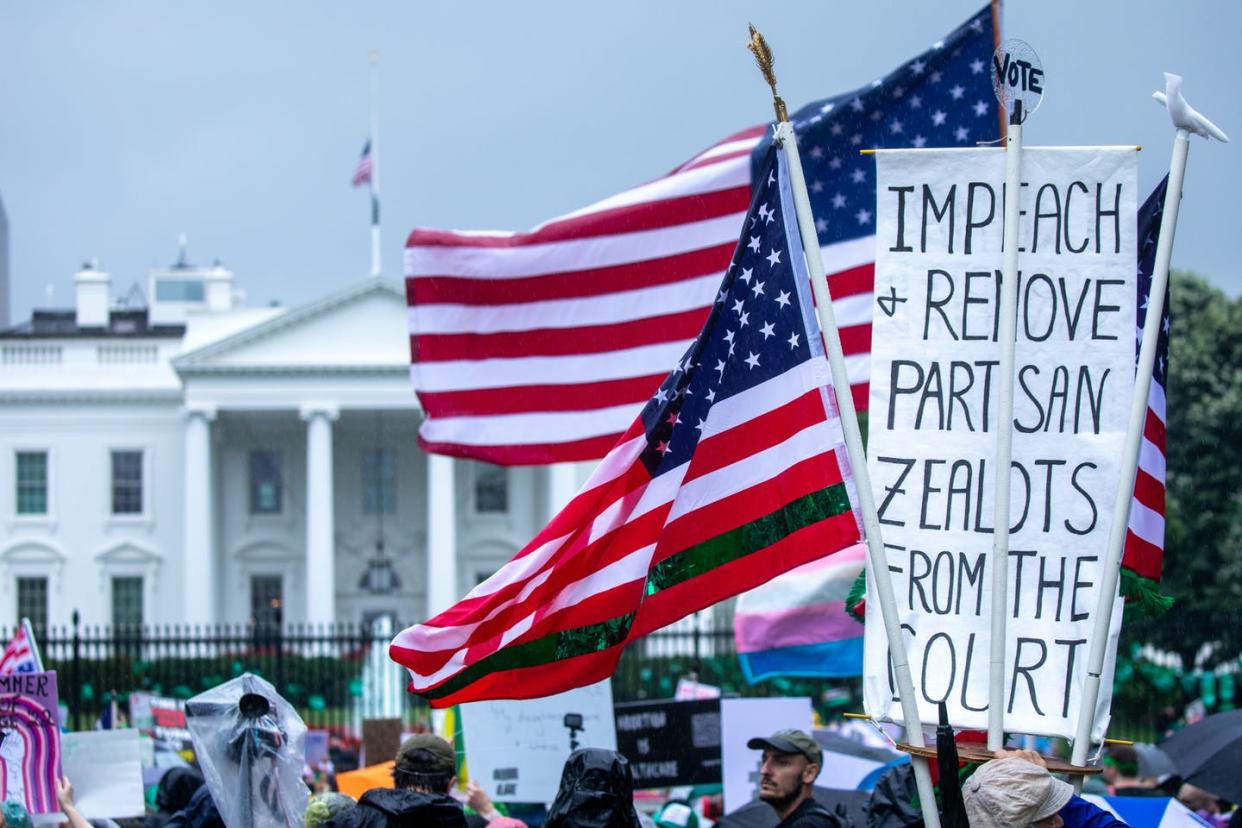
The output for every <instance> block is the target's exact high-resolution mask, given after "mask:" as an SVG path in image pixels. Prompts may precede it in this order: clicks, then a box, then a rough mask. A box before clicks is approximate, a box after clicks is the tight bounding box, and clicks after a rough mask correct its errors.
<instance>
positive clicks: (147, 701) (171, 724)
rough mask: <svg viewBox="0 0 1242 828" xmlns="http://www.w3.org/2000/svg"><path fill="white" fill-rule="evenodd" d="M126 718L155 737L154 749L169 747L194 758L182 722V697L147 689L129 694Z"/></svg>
mask: <svg viewBox="0 0 1242 828" xmlns="http://www.w3.org/2000/svg"><path fill="white" fill-rule="evenodd" d="M129 720H130V722H131V723H132V724H133V726H134V727H135V728H137V729H138V730H139V731H140V732H142V733H145V734H146V735H148V736H151V737H152V738H153V739H155V741H156V744H157V750H158V749H164V750H171V751H173V752H175V753H177V754H178V755H180V756H181V758H182V759H185V760H186V761H187V762H194V761H195V757H194V741H193V740H192V739H191V738H190V730H189V728H188V727H187V726H186V723H185V701H184V700H183V699H173V698H168V697H166V696H156V695H154V694H151V693H130V694H129Z"/></svg>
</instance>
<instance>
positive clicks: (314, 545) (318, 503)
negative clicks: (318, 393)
mask: <svg viewBox="0 0 1242 828" xmlns="http://www.w3.org/2000/svg"><path fill="white" fill-rule="evenodd" d="M301 415H302V419H303V420H305V421H306V620H307V621H309V622H311V623H313V624H330V623H332V622H334V621H336V521H335V516H334V508H335V504H334V499H333V491H332V474H333V472H332V423H333V421H334V420H336V418H337V416H338V415H339V411H338V410H337V408H336V406H333V405H306V406H303V407H302V410H301Z"/></svg>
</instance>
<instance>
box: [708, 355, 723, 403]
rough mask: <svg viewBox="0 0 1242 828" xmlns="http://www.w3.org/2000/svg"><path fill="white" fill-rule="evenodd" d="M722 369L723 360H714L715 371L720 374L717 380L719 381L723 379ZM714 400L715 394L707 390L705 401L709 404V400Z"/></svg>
mask: <svg viewBox="0 0 1242 828" xmlns="http://www.w3.org/2000/svg"><path fill="white" fill-rule="evenodd" d="M724 369H725V364H724V360H723V359H718V360H716V370H717V371H719V372H720V377H718V378H717V379H721V378H723V377H724ZM715 398H716V394H715V392H713V391H711V390H710V389H709V390H708V392H707V399H708V401H709V402H710V401H711V400H713V399H715Z"/></svg>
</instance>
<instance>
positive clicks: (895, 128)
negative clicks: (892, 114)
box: [888, 118, 905, 135]
mask: <svg viewBox="0 0 1242 828" xmlns="http://www.w3.org/2000/svg"><path fill="white" fill-rule="evenodd" d="M904 128H905V125H904V124H902V122H901V121H899V120H897V119H896V118H894V119H893V122H892V123H891V124H889V125H888V129H889V131H890V132H892V133H893V134H894V135H900V134H901V131H902V130H903V129H904Z"/></svg>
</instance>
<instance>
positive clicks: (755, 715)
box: [720, 698, 811, 813]
mask: <svg viewBox="0 0 1242 828" xmlns="http://www.w3.org/2000/svg"><path fill="white" fill-rule="evenodd" d="M790 728H796V729H798V730H805V731H806V732H807V733H810V732H811V700H810V699H808V698H767V699H721V700H720V759H721V766H722V767H721V776H722V778H723V784H724V809H725V813H729V812H731V811H735V810H737V809H738V808H740V807H742V806H743V805H745V804H746V803H747V802H750V801H751V800H752V799H754V798H755V797H757V796H758V795H759V763H760V761H761V759H762V755H763V754H762V752H761V751H758V750H751V749H750V748H748V747H746V743H747V742H749V741H750V740H751V739H753V738H755V737H756V736H771V735H772V734H773V733H775V732H776V731H778V730H787V729H790Z"/></svg>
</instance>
